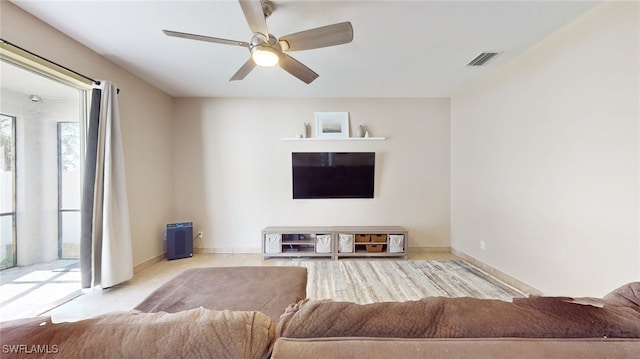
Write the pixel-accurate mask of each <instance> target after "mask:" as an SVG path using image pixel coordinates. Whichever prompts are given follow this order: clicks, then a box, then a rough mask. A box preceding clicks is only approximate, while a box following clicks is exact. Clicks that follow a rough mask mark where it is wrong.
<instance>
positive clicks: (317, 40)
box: [280, 21, 353, 51]
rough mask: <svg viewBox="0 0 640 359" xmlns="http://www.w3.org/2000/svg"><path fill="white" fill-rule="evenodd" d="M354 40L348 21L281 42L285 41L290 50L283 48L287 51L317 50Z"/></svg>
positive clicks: (294, 35)
mask: <svg viewBox="0 0 640 359" xmlns="http://www.w3.org/2000/svg"><path fill="white" fill-rule="evenodd" d="M352 40H353V27H352V26H351V23H350V22H348V21H347V22H341V23H337V24H333V25H327V26H322V27H317V28H315V29H309V30H305V31H300V32H296V33H294V34H290V35H285V36H282V37H280V41H281V42H282V41H285V42H286V45H288V48H287V46H283V47H282V49H283V50H285V51H298V50H309V49H317V48H319V47H327V46H335V45H341V44H346V43H349V42H351V41H352Z"/></svg>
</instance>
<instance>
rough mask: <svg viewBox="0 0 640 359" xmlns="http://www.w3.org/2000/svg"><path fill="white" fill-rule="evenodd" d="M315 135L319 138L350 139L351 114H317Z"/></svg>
mask: <svg viewBox="0 0 640 359" xmlns="http://www.w3.org/2000/svg"><path fill="white" fill-rule="evenodd" d="M315 117H316V126H315V135H316V137H318V138H348V137H349V112H316V113H315Z"/></svg>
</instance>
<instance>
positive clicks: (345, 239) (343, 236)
mask: <svg viewBox="0 0 640 359" xmlns="http://www.w3.org/2000/svg"><path fill="white" fill-rule="evenodd" d="M338 239H339V241H338V243H339V248H338V252H341V253H353V234H347V233H339V234H338Z"/></svg>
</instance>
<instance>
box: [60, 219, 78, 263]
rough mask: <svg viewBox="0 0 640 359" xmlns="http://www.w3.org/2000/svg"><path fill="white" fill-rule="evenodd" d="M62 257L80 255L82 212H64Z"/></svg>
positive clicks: (76, 256)
mask: <svg viewBox="0 0 640 359" xmlns="http://www.w3.org/2000/svg"><path fill="white" fill-rule="evenodd" d="M61 216H62V221H61V222H62V230H61V231H60V232H61V234H62V238H61V242H62V243H61V246H62V258H78V257H79V256H80V212H79V211H78V212H76V211H73V212H62V213H61Z"/></svg>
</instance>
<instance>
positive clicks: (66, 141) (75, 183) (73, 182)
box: [59, 122, 80, 209]
mask: <svg viewBox="0 0 640 359" xmlns="http://www.w3.org/2000/svg"><path fill="white" fill-rule="evenodd" d="M59 140H60V166H61V168H60V174H61V176H60V180H61V186H60V189H61V192H62V193H61V194H60V195H61V202H60V203H61V209H79V208H80V124H79V123H77V122H73V123H70V122H63V123H60V139H59Z"/></svg>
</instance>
